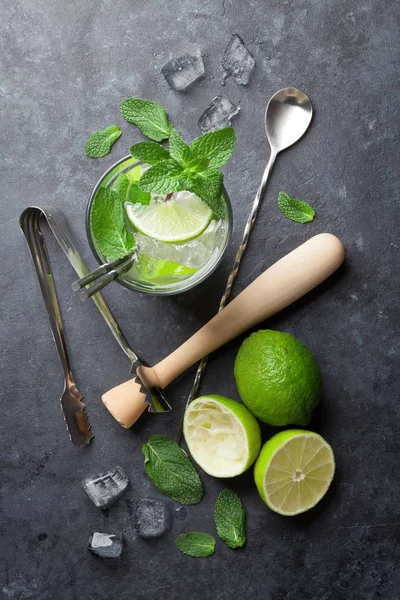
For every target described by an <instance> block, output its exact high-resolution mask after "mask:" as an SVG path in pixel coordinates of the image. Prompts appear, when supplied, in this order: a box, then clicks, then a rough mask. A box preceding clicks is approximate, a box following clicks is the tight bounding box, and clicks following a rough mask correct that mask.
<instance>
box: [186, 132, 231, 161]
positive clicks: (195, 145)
mask: <svg viewBox="0 0 400 600" xmlns="http://www.w3.org/2000/svg"><path fill="white" fill-rule="evenodd" d="M235 141H236V135H235V130H234V129H233V128H232V127H225V128H224V129H219V130H218V131H212V132H211V133H205V134H204V135H201V136H200V137H198V138H197V139H195V140H194V141H193V142H192V143H191V144H190V149H191V151H192V153H193V155H194V156H195V157H197V158H203V157H206V158H208V164H209V167H210V168H216V167H222V165H224V164H225V163H226V162H228V160H229V159H230V157H231V156H232V152H233V149H234V147H235Z"/></svg>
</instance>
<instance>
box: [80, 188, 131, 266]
mask: <svg viewBox="0 0 400 600" xmlns="http://www.w3.org/2000/svg"><path fill="white" fill-rule="evenodd" d="M90 226H91V229H92V233H93V236H94V239H95V240H96V245H97V248H98V249H99V251H100V252H101V253H102V254H104V256H105V257H106V258H107V259H108V260H115V259H117V258H123V257H124V256H126V254H129V253H130V252H132V250H133V249H134V248H135V240H134V238H133V236H132V235H131V234H130V233H129V231H128V230H127V228H126V225H125V219H124V198H123V197H122V196H120V194H118V193H117V192H114V191H113V190H110V189H108V188H103V187H101V188H99V190H98V192H97V194H96V196H95V198H94V200H93V204H92V209H91V212H90Z"/></svg>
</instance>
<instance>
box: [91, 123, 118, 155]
mask: <svg viewBox="0 0 400 600" xmlns="http://www.w3.org/2000/svg"><path fill="white" fill-rule="evenodd" d="M121 135H122V131H121V130H120V128H119V127H117V126H116V125H110V127H106V128H105V129H102V130H101V131H95V133H92V135H91V136H90V137H89V139H88V140H87V142H86V146H85V154H86V156H90V157H91V158H101V157H102V156H106V155H107V154H110V152H111V148H112V147H113V145H114V144H115V142H116V141H117V139H118V138H119V137H121Z"/></svg>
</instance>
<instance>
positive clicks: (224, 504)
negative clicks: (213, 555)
mask: <svg viewBox="0 0 400 600" xmlns="http://www.w3.org/2000/svg"><path fill="white" fill-rule="evenodd" d="M214 517H215V525H216V528H217V533H218V536H219V537H220V538H221V540H222V541H223V542H225V543H226V544H227V545H228V546H229V547H230V548H241V547H242V546H244V545H245V543H246V513H245V511H244V508H243V506H242V503H241V500H240V498H239V496H238V495H237V494H235V492H232V491H231V490H222V492H221V493H220V494H219V496H218V498H217V501H216V503H215V512H214Z"/></svg>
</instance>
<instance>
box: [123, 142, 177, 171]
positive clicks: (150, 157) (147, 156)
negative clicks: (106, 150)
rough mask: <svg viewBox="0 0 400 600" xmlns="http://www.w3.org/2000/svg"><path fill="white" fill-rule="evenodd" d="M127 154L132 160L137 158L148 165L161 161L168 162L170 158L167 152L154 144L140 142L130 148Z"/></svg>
mask: <svg viewBox="0 0 400 600" xmlns="http://www.w3.org/2000/svg"><path fill="white" fill-rule="evenodd" d="M129 152H130V153H131V154H132V156H133V157H134V158H137V159H138V160H141V161H143V162H145V163H147V164H148V165H155V164H156V163H158V162H160V161H162V160H168V159H169V158H170V155H169V152H168V150H166V149H165V148H164V147H163V146H161V145H160V144H157V143H156V142H140V143H139V144H135V145H134V146H131V147H130V149H129ZM172 158H173V157H172Z"/></svg>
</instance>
